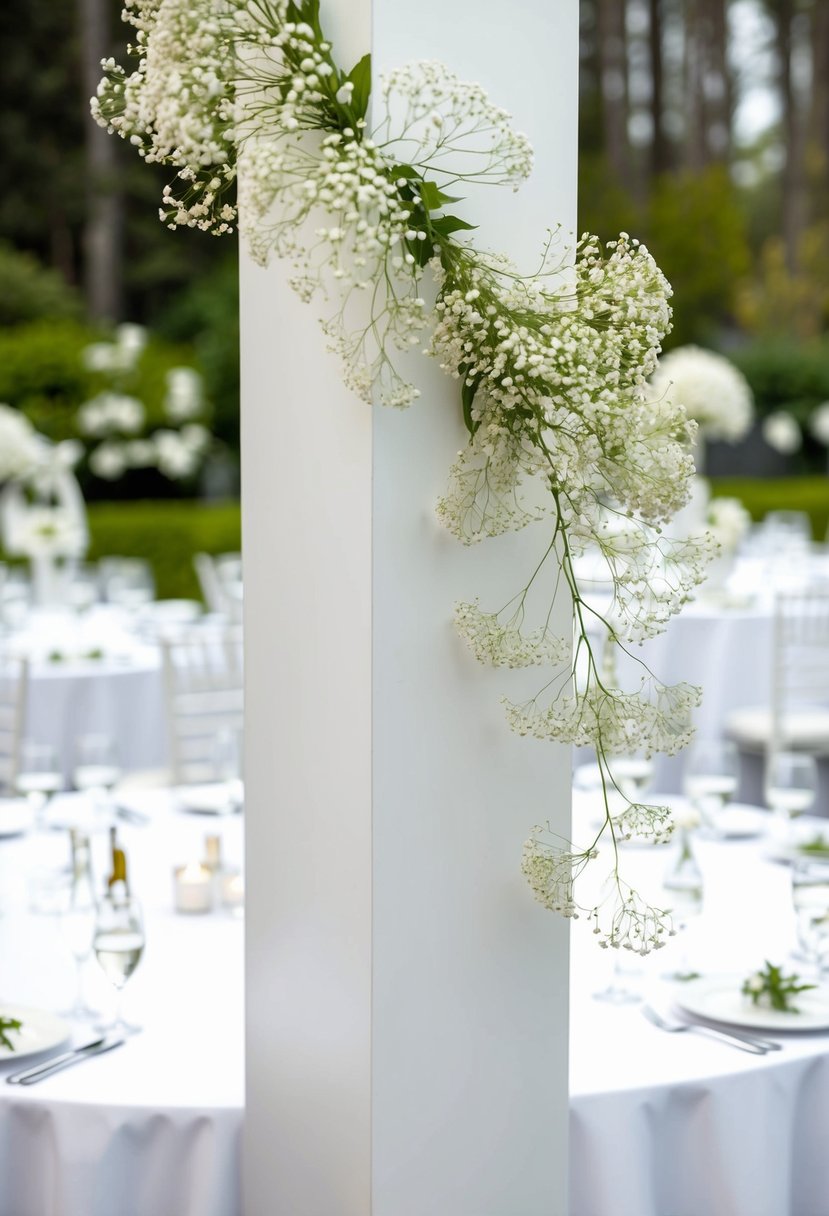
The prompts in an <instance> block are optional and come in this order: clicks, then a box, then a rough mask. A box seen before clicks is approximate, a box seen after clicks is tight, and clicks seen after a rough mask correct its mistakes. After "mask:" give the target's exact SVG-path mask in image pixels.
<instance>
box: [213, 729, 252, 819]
mask: <svg viewBox="0 0 829 1216" xmlns="http://www.w3.org/2000/svg"><path fill="white" fill-rule="evenodd" d="M213 771H214V772H215V775H216V780H217V781H220V782H222V783H223V784H224V786H225V789H226V805H225V812H226V814H229V815H232V814H235V813H236V812H237V811H241V809H242V806H243V803H244V799H245V790H244V784H243V781H242V732H241V731H239V730H234V729H233V727H223V728H222V729H221V730H218V731H217V732H216V735H215V738H214V740H213Z"/></svg>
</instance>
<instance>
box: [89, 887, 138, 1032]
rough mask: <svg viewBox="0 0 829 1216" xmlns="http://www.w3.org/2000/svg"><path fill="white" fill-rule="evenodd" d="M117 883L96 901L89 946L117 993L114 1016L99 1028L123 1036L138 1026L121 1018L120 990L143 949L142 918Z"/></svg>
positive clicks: (136, 903)
mask: <svg viewBox="0 0 829 1216" xmlns="http://www.w3.org/2000/svg"><path fill="white" fill-rule="evenodd" d="M118 885H120V884H117V885H116V887H115V888H113V889H112V890H111V891H110V892H109V894H108V895H105V896H104V897H103V899H101V900H100V902H99V904H98V909H97V915H96V918H95V936H94V938H93V942H92V946H93V949H94V951H95V957H96V959H97V960H98V963H99V965H100V967H101V970H102V971H103V973H104V975H105V976H106V977H107V979H108V980H109V982H110V983H111V984H112V985H113V987H114V988H115V991H116V994H117V998H116V1007H115V1018H114V1020H113V1022H112V1023H111V1024H110V1025H108V1026H105V1027H102V1029H104V1030H106V1032H107V1033H108V1034H112V1035H117V1036H122V1035H130V1034H135V1033H136V1031H137V1030H138V1029H139V1027H137V1026H131V1025H130V1024H129V1023H128V1022H125V1021H124V1017H123V1014H122V1000H123V997H122V993H123V991H124V986H125V985H126V982H127V980H128V979H129V978H130V976H131V975H132V973H133V971H135V968H136V967H137V966H138V964H139V962H140V961H141V955H142V954H143V953H144V922H143V919H142V916H141V905H140V904H139V902H138V900H137V899H133V898H132V897H131V896H130V895H128V894H127V893H126V892H125V891H123V890H118V889H117V887H118Z"/></svg>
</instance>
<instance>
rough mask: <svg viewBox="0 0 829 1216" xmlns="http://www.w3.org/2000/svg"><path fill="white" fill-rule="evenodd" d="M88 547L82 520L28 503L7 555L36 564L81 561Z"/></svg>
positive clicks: (63, 509)
mask: <svg viewBox="0 0 829 1216" xmlns="http://www.w3.org/2000/svg"><path fill="white" fill-rule="evenodd" d="M87 545H88V536H87V533H86V528H85V527H84V524H83V517H82V516H81V517H78V515H77V513H76V512H73V511H71V510H69V509H67V508H66V507H64V506H60V505H54V504H46V503H30V504H29V505H28V507H27V508H26V511H25V513H23V514H21V516H20V519H19V521H18V522H17V523H16V527H15V529H14V541H13V544H12V545H11V547H10V551H11V552H12V554H13V555H14V556H18V557H28V558H30V559H32V560H35V561H36V560H37V559H39V558H41V559H53V558H64V557H82V556H83V554H84V553H85V552H86V549H87Z"/></svg>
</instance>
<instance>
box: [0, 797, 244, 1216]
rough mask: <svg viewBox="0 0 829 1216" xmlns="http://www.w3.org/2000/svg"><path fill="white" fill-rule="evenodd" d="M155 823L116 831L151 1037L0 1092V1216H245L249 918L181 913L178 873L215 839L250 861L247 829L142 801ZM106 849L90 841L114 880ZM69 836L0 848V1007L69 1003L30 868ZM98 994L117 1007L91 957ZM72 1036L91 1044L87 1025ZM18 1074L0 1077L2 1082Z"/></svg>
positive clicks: (131, 998) (64, 961)
mask: <svg viewBox="0 0 829 1216" xmlns="http://www.w3.org/2000/svg"><path fill="white" fill-rule="evenodd" d="M133 801H134V802H135V803H136V805H139V804H140V805H141V806H143V807H145V808H150V809H152V810H153V812H154V814H155V817H156V818H155V822H154V823H153V825H152V827H150V828H143V829H142V828H134V827H129V826H121V827H120V828H119V835H120V836H121V838H122V840H123V843H124V846H125V848H126V850H127V853H128V857H129V864H130V874H131V883H132V887H133V889H134V891H135V893H136V894H138V895H139V897H140V898H141V899H142V901H143V904H144V911H145V920H146V936H147V945H146V949H145V953H144V957H143V958H142V960H141V963H140V965H139V967H138V969H137V971H136V972H135V975H134V976H133V978H132V979H131V980H130V982H129V985H128V987H127V989H126V998H127V1000H126V1013H127V1016H128V1018H129V1017H132V1018H133V1019H135V1020H137V1021H139V1022H141V1023H142V1024H143V1027H144V1030H143V1032H142V1033H141V1034H140V1035H137V1036H135V1037H133V1038H131V1039H130V1040H129V1041H128V1042H127V1044H126V1045H125V1046H124V1047H121V1048H118V1049H117V1050H116V1051H113V1052H111V1053H109V1054H107V1055H105V1056H102V1057H101V1058H100V1059H98V1060H90V1061H87V1062H85V1063H83V1064H81V1065H79V1066H78V1067H76V1068H73V1069H69V1070H67V1071H65V1072H63V1073H60V1074H56V1075H55V1076H54V1077H52V1078H50V1079H49V1080H47V1081H44V1082H42V1083H40V1084H39V1085H37V1086H32V1087H30V1088H29V1087H21V1086H8V1085H4V1084H2V1083H0V1213H2V1216H239V1214H240V1212H241V1207H240V1198H239V1138H240V1129H241V1111H242V1105H243V1100H244V1098H243V1075H244V1070H243V961H242V960H243V923H242V922H241V921H240V920H236V919H234V918H232V917H231V916H230V915H228V914H222V913H216V914H212V915H209V916H192V917H186V916H181V915H176V914H175V913H174V912H173V910H172V867H173V865H174V864H182V863H185V862H187V861H191V860H194V859H198V858H200V857H201V856H202V855H203V839H204V835H205V832H206V831H220V832H221V835H222V837H223V840H224V853H225V856H226V859H227V860H228V861H232V862H235V863H236V864H237V865H238V864H240V862H241V850H242V831H241V822H240V821H239V820H238V819H231V820H221V821H219V820H216V819H215V818H213V817H208V816H193V815H185V814H183V813H181V812H176V811H173V810H171V809H170V808H169V797H168V796H167V795H166V794H163V793H158V792H153V793H142V795H141V796H140V800H139V799H138V798H137V796H135V797H134V798H133ZM106 848H107V840H106V837H105V836H101V837H99V838H98V839H96V841H95V845H94V849H95V854H96V855H95V861H96V863H97V867H96V868H97V873H98V874H99V875H104V874H105V873H106ZM67 850H68V845H67V843H66V840H65V838H64V834H58V833H54V834H53V835H51V836H50V837H49V838H47V839H46V840H45V841H44V840H43V838H41V839H36V838H33V837H29V838H27V839H5V840H0V893H2V900H3V912H2V914H0V999H3V1000H5V1001H8V1002H12V1001H13V1002H15V1003H19V1004H23V1005H32V1006H35V1007H40V1008H51V1009H53V1010H58V1009H60V1008H61V1007H65V1006H66V1005H68V1004H70V1003H71V999H72V995H73V964H72V963H71V960H70V957H69V955H68V954H67V953H66V952H65V950H64V948H63V945H62V943H61V938H60V932H59V922H58V919H57V918H55V917H50V916H35V915H31V914H28V913H27V912H26V908H25V904H26V873H27V871H29V870H30V869H31V867H32V865H33V864H34V863H35V861H36V860H37V861H40V862H42V861H43V860H44V858H45V857H46V855H47V852H48V854H49V855H51V858H52V860H54V861H58V860H60V859H62V858H65V857H66V856H67V855H68V853H67ZM89 972H90V976H89V978H90V985H89V988H90V996H91V997H92V998H93V1000H94V1001H97V1002H98V1003H103V1004H106V1003H107V1002H111V989H109V987H108V985H107V984H106V981H105V980H104V978H103V976H102V975H101V974H99V973H98V969H97V965H96V964H95V963H94V962H91V963H90V965H89ZM76 1031H77V1041H89V1038H90V1035H89V1032H88V1030H84V1028H82V1027H77V1028H76ZM20 1066H21V1065H5V1066H2V1067H0V1075H2V1074H4V1073H8V1072H10V1071H14V1070H15V1068H17V1067H20Z"/></svg>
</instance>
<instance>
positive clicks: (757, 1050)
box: [642, 1005, 782, 1056]
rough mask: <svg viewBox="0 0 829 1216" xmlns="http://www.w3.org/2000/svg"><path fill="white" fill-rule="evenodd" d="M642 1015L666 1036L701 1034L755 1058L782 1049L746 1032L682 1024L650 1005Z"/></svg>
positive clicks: (772, 1042) (646, 1006)
mask: <svg viewBox="0 0 829 1216" xmlns="http://www.w3.org/2000/svg"><path fill="white" fill-rule="evenodd" d="M642 1013H643V1014H644V1016H645V1017H646V1018H647V1019H648V1021H649V1022H651V1023H652V1024H653V1025H654V1026H658V1027H659V1029H660V1030H664V1031H666V1032H667V1033H668V1034H685V1033H692V1034H701V1035H704V1036H705V1037H707V1038H709V1039H717V1040H719V1042H721V1043H727V1044H728V1045H729V1047H736V1048H737V1049H738V1050H739V1051H747V1052H749V1053H750V1054H751V1055H755V1056H765V1055H768V1053H769V1052H771V1051H780V1050H781V1047H782V1044H780V1043H775V1042H774V1041H773V1040H772V1039H764V1038H762V1037H761V1036H760V1035H757V1034H751V1033H749V1032H748V1031H744V1030H719V1029H717V1028H715V1027H713V1026H703V1025H702V1024H701V1023H699V1022H683V1021H682V1020H681V1019H680V1018H677V1017H671V1016H668V1015H666V1014H664V1013H657V1011H656V1010H655V1009H653V1008H652V1007H651V1006H650V1005H643V1006H642Z"/></svg>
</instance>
